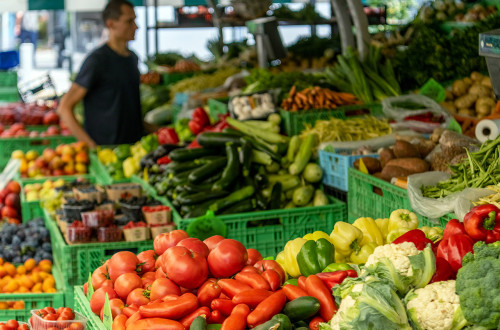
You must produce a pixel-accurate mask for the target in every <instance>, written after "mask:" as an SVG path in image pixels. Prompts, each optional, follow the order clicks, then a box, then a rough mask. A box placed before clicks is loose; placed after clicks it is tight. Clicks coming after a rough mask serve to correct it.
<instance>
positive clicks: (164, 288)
mask: <svg viewBox="0 0 500 330" xmlns="http://www.w3.org/2000/svg"><path fill="white" fill-rule="evenodd" d="M169 294H175V295H177V296H179V295H180V294H181V290H180V289H179V286H177V284H175V283H174V282H172V280H170V279H168V278H166V277H163V278H158V279H156V280H155V281H154V282H153V284H152V285H151V293H150V296H149V299H151V301H155V300H157V299H162V298H163V297H165V296H166V295H169Z"/></svg>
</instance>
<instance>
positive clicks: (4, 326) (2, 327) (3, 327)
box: [0, 324, 10, 330]
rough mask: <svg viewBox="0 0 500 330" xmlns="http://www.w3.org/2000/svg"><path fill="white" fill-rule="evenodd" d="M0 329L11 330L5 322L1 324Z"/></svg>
mask: <svg viewBox="0 0 500 330" xmlns="http://www.w3.org/2000/svg"><path fill="white" fill-rule="evenodd" d="M0 330H10V329H9V328H7V326H6V325H5V324H0Z"/></svg>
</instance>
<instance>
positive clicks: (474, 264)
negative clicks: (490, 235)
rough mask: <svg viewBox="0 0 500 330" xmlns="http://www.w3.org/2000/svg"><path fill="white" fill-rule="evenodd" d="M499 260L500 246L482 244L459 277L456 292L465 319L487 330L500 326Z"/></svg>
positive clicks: (470, 257) (478, 244)
mask: <svg viewBox="0 0 500 330" xmlns="http://www.w3.org/2000/svg"><path fill="white" fill-rule="evenodd" d="M499 257H500V242H496V243H493V244H485V243H484V242H478V243H476V244H475V245H474V254H473V255H472V254H468V255H466V257H465V258H464V263H465V265H464V266H463V267H462V268H461V269H460V270H459V271H458V274H457V281H456V290H457V294H458V296H459V297H460V306H461V307H462V311H463V314H464V316H465V318H466V319H467V321H469V322H471V323H473V324H475V325H480V326H483V327H486V328H487V329H496V328H498V327H499V326H500V276H498V274H500V259H499Z"/></svg>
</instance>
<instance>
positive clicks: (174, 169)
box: [165, 160, 201, 174]
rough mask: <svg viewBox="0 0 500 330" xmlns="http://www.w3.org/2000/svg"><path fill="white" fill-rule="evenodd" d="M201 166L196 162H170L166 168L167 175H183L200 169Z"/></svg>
mask: <svg viewBox="0 0 500 330" xmlns="http://www.w3.org/2000/svg"><path fill="white" fill-rule="evenodd" d="M200 165H201V164H200V163H199V162H197V161H195V160H192V161H187V162H176V161H173V162H170V163H168V164H167V165H166V167H165V173H169V174H170V173H173V174H176V173H181V172H184V171H187V170H191V169H194V168H197V167H199V166H200Z"/></svg>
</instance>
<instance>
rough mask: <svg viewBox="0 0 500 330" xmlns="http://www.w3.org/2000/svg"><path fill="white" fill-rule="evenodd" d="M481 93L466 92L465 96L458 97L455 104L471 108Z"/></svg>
mask: <svg viewBox="0 0 500 330" xmlns="http://www.w3.org/2000/svg"><path fill="white" fill-rule="evenodd" d="M478 97H479V95H477V94H466V95H464V96H461V97H459V98H458V99H456V100H455V102H454V103H455V106H456V107H457V108H458V109H459V111H460V109H461V108H465V109H468V108H470V107H471V106H472V105H473V104H474V102H476V100H477V98H478Z"/></svg>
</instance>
